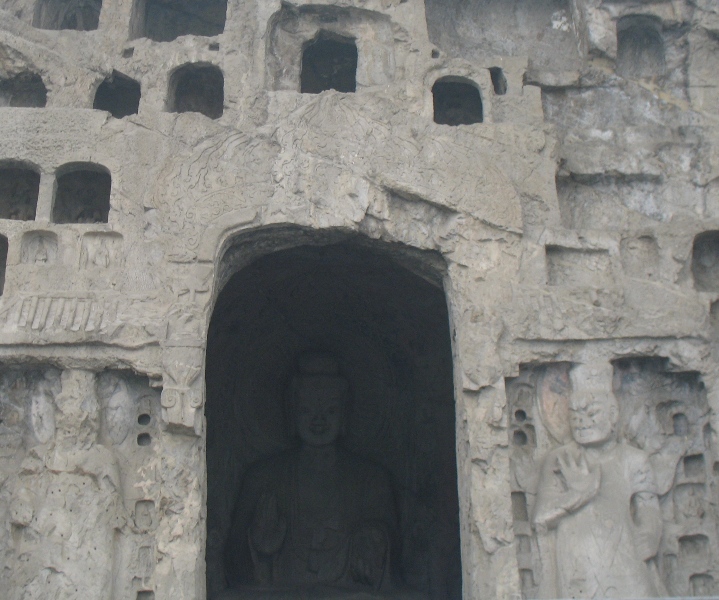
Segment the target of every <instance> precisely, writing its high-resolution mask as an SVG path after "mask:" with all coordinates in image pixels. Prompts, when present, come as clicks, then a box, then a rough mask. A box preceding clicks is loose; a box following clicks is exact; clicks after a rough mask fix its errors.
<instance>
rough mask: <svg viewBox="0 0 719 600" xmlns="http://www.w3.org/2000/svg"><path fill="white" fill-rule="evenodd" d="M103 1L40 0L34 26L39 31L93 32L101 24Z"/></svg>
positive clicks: (36, 8)
mask: <svg viewBox="0 0 719 600" xmlns="http://www.w3.org/2000/svg"><path fill="white" fill-rule="evenodd" d="M101 10H102V0H38V3H37V6H36V7H35V16H34V19H33V25H34V26H35V27H37V28H39V29H56V30H57V29H74V30H75V31H91V30H93V29H97V27H98V24H99V22H100V11H101Z"/></svg>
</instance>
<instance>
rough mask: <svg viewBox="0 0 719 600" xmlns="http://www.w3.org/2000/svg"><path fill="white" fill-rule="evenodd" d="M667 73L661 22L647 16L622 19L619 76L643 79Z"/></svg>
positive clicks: (618, 28)
mask: <svg viewBox="0 0 719 600" xmlns="http://www.w3.org/2000/svg"><path fill="white" fill-rule="evenodd" d="M665 70H666V61H665V56H664V40H662V30H661V22H660V21H659V19H656V18H654V17H649V16H644V15H632V16H627V17H622V18H621V19H619V22H618V23H617V73H618V74H619V75H621V76H622V77H627V78H636V79H642V78H647V77H657V76H660V75H663V74H664V72H665Z"/></svg>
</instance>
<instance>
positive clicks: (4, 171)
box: [0, 164, 40, 221]
mask: <svg viewBox="0 0 719 600" xmlns="http://www.w3.org/2000/svg"><path fill="white" fill-rule="evenodd" d="M39 190H40V174H39V173H38V172H37V171H36V170H35V169H32V168H29V167H26V166H23V165H21V164H5V165H0V219H12V220H15V221H32V220H33V219H35V210H36V209H37V197H38V192H39Z"/></svg>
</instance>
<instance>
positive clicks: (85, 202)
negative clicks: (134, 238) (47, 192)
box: [52, 164, 112, 223]
mask: <svg viewBox="0 0 719 600" xmlns="http://www.w3.org/2000/svg"><path fill="white" fill-rule="evenodd" d="M59 172H60V173H62V174H61V175H60V176H59V177H58V178H57V189H56V191H55V201H54V203H53V207H52V221H53V223H107V218H108V214H109V212H110V190H111V187H112V179H111V177H110V173H109V172H108V171H107V170H106V169H105V168H104V167H101V166H100V165H88V164H77V165H65V166H64V167H62V169H60V171H59Z"/></svg>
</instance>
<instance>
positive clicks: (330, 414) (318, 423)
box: [291, 354, 349, 447]
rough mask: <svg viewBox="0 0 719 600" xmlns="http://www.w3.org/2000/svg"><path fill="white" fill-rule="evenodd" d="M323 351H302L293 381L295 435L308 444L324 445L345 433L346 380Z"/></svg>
mask: <svg viewBox="0 0 719 600" xmlns="http://www.w3.org/2000/svg"><path fill="white" fill-rule="evenodd" d="M338 371H339V369H338V367H337V363H336V361H335V360H334V359H333V358H331V357H328V356H326V355H318V354H313V355H304V356H302V357H301V359H300V374H299V375H298V376H297V377H296V378H295V380H294V382H293V393H292V402H291V409H292V411H291V412H292V417H293V418H292V421H293V423H292V424H293V426H294V428H295V431H296V433H297V436H298V437H299V438H300V440H301V442H302V443H303V444H306V445H308V446H316V447H319V446H327V445H330V444H333V443H335V442H336V441H337V438H338V437H339V436H340V435H341V434H342V433H344V428H345V422H346V415H347V404H348V398H349V384H348V383H347V380H346V379H345V378H344V377H342V376H340V375H339V373H338Z"/></svg>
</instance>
